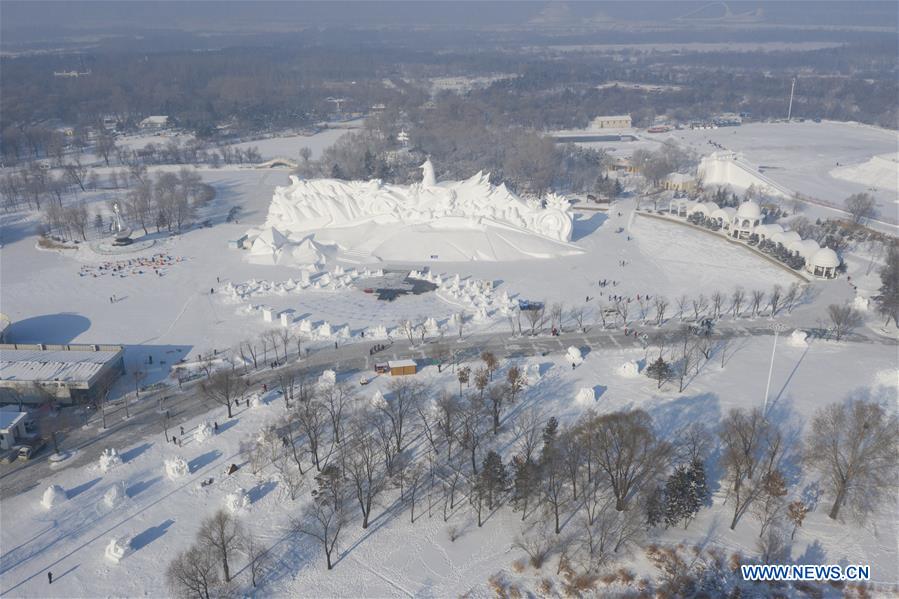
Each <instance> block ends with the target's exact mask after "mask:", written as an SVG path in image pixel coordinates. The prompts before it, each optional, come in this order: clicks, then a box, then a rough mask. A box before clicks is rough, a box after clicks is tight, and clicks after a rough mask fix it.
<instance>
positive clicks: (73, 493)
mask: <svg viewBox="0 0 899 599" xmlns="http://www.w3.org/2000/svg"><path fill="white" fill-rule="evenodd" d="M102 479H103V477H98V478H95V479H94V480H91V481H88V482H86V483H84V484H81V485H78V486H77V487H73V488H71V489H69V490H68V491H67V492H66V497H67V498H69V499H72V498H73V497H78V496H79V495H81V494H82V493H84V492H85V491H87V490H88V489H90V488H91V487H93V486H94V485H96V484H97V483H98V482H100V481H101V480H102Z"/></svg>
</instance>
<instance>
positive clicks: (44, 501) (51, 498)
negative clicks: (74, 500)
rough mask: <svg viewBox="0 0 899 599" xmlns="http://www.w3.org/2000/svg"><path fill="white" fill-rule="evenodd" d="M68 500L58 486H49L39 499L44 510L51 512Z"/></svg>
mask: <svg viewBox="0 0 899 599" xmlns="http://www.w3.org/2000/svg"><path fill="white" fill-rule="evenodd" d="M68 498H69V496H68V495H66V492H65V489H63V488H62V487H60V486H59V485H50V486H49V487H47V490H46V491H44V494H43V496H42V497H41V505H42V506H44V508H45V509H48V510H52V509H53V508H55V507H58V506H59V505H60V504H61V503H63V502H64V501H66V500H67V499H68Z"/></svg>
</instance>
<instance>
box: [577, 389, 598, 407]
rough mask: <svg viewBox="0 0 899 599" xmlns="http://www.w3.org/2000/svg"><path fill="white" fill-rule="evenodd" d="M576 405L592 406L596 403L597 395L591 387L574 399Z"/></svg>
mask: <svg viewBox="0 0 899 599" xmlns="http://www.w3.org/2000/svg"><path fill="white" fill-rule="evenodd" d="M574 403H576V404H577V405H579V406H592V405H593V404H594V403H596V393H594V392H593V389H591V388H590V387H583V388H582V389H581V390H580V391H578V392H577V395H575V397H574Z"/></svg>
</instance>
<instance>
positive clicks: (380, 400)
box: [371, 391, 387, 408]
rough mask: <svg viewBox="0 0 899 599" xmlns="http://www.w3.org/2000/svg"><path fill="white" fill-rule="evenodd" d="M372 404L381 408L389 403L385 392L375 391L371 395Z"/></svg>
mask: <svg viewBox="0 0 899 599" xmlns="http://www.w3.org/2000/svg"><path fill="white" fill-rule="evenodd" d="M371 405H372V407H375V408H380V407H383V406H385V405H387V400H385V399H384V394H383V393H381V392H380V391H375V392H374V394H373V395H372V396H371Z"/></svg>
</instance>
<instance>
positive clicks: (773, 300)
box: [768, 285, 783, 318]
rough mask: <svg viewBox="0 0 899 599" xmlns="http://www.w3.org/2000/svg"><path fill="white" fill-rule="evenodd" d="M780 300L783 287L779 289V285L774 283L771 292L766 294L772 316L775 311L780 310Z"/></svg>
mask: <svg viewBox="0 0 899 599" xmlns="http://www.w3.org/2000/svg"><path fill="white" fill-rule="evenodd" d="M782 301H783V289H781V287H780V285H775V286H774V289H772V290H771V293H770V294H768V309H769V310H770V311H771V316H772V318H773V317H774V316H777V311H778V310H780V308H781V302H782Z"/></svg>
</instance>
